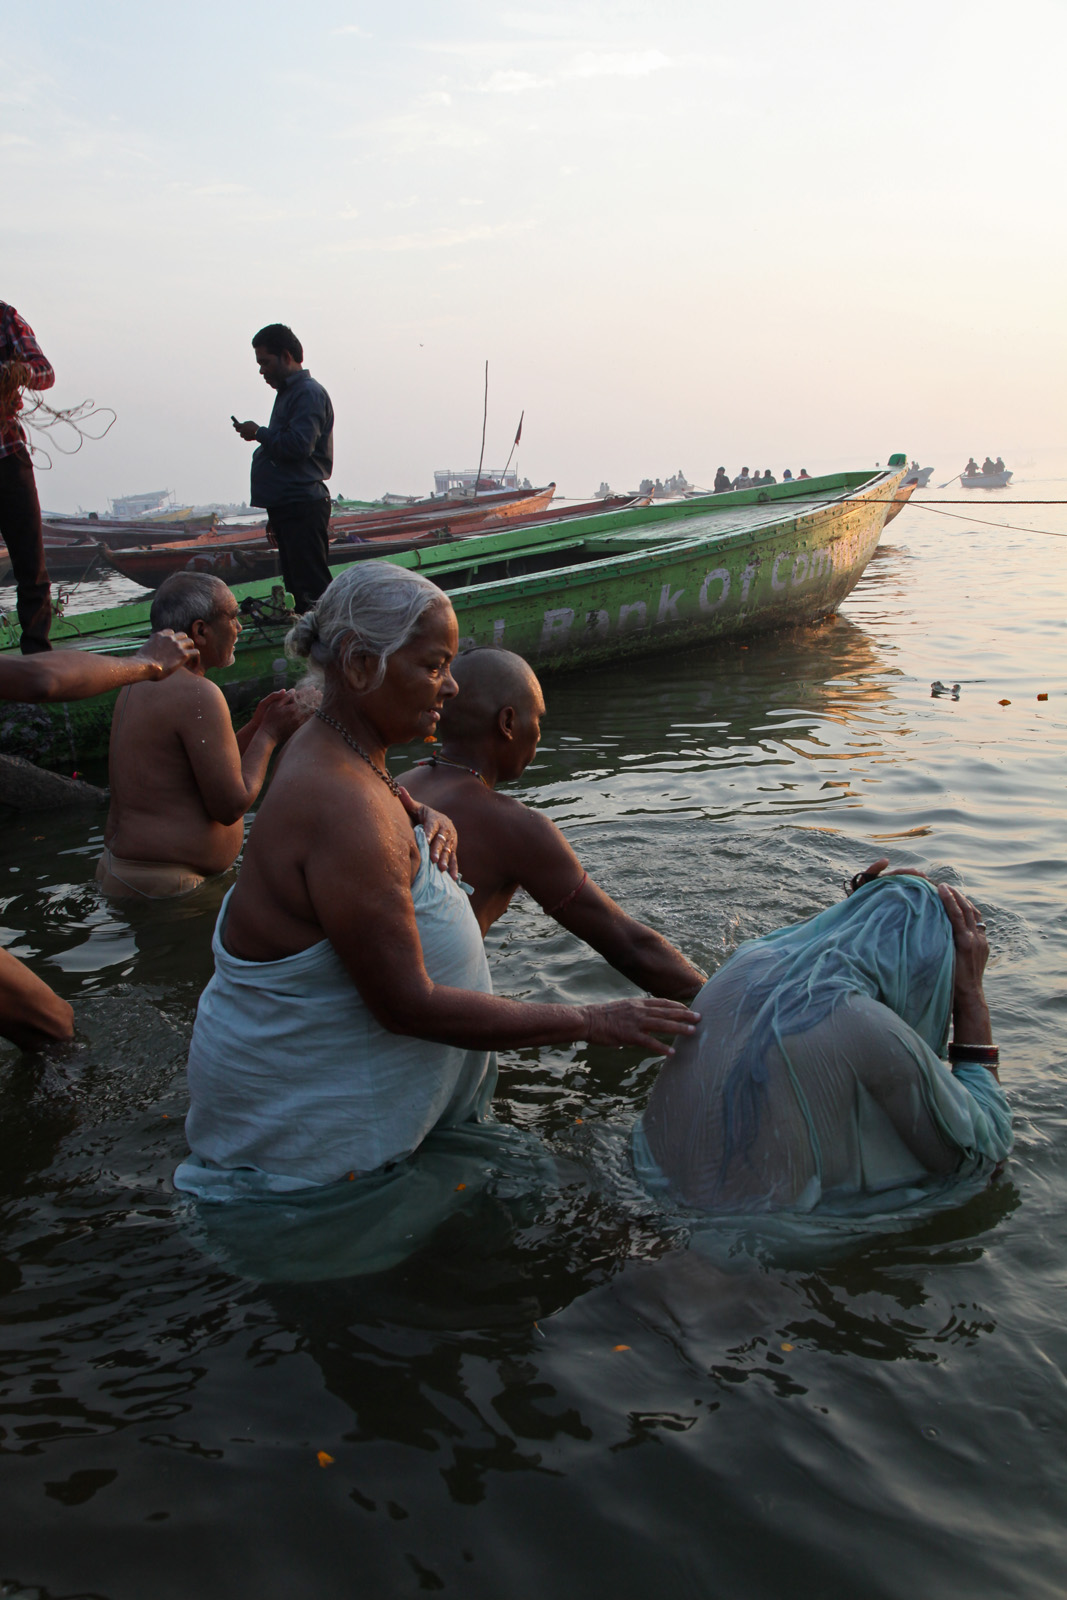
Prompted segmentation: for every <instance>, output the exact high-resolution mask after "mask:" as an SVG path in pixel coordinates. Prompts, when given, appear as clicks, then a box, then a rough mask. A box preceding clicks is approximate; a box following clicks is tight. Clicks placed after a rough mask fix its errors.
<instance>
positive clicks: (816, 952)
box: [634, 861, 1012, 1215]
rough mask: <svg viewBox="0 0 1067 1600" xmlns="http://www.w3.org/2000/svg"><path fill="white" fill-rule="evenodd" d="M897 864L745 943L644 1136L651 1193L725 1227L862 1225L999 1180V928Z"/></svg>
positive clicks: (686, 1044)
mask: <svg viewBox="0 0 1067 1600" xmlns="http://www.w3.org/2000/svg"><path fill="white" fill-rule="evenodd" d="M885 865H887V863H886V862H884V861H883V862H880V863H877V864H876V865H875V867H872V868H868V870H867V872H865V873H860V874H857V878H856V879H855V880H853V881H854V883H858V884H860V885H862V886H861V887H859V890H858V892H857V893H855V894H853V895H852V896H851V897H850V898H848V899H846V900H844V901H843V902H841V903H839V904H838V905H836V906H832V907H831V908H830V909H829V910H828V911H823V912H820V913H819V915H818V916H816V917H812V918H811V919H810V920H809V921H807V922H802V923H799V924H798V925H797V926H795V927H791V928H780V929H778V930H777V931H776V932H774V933H770V934H766V935H764V937H763V938H760V939H754V940H752V941H750V942H749V943H747V944H743V945H742V946H741V947H740V949H739V950H737V951H736V952H735V954H734V955H733V956H731V957H730V959H729V960H728V961H727V962H726V963H725V965H724V966H722V967H721V968H720V969H719V971H718V972H717V973H716V974H715V976H714V977H713V978H711V979H710V981H709V982H708V983H706V984H705V986H704V988H703V989H702V990H701V991H700V994H699V995H698V996H697V998H696V999H695V1000H694V1001H693V1005H694V1007H695V1009H696V1010H697V1011H699V1013H700V1016H701V1018H702V1026H701V1028H700V1030H699V1032H698V1033H696V1034H694V1036H693V1037H692V1038H691V1039H687V1040H684V1041H683V1042H682V1043H681V1044H680V1045H679V1046H678V1049H677V1051H676V1054H675V1056H674V1058H673V1059H672V1060H671V1061H670V1062H669V1063H668V1064H666V1065H665V1066H664V1067H663V1069H662V1070H661V1072H660V1075H659V1077H658V1078H657V1080H656V1083H655V1086H654V1087H653V1090H652V1096H651V1099H650V1100H649V1104H648V1108H647V1110H646V1111H645V1113H644V1116H643V1118H642V1121H641V1123H640V1124H639V1125H638V1128H637V1130H636V1132H635V1137H634V1159H635V1165H636V1168H637V1171H638V1174H639V1175H640V1176H641V1177H642V1179H643V1181H644V1182H645V1183H646V1184H647V1185H648V1186H649V1187H650V1188H652V1189H653V1190H656V1189H658V1190H661V1191H665V1192H667V1193H669V1194H671V1195H672V1196H673V1197H675V1198H676V1199H679V1200H681V1201H683V1202H684V1203H685V1204H686V1205H688V1206H693V1207H698V1208H700V1209H702V1210H707V1211H714V1212H733V1213H745V1212H749V1213H751V1212H766V1211H792V1212H805V1213H810V1212H817V1213H820V1212H821V1213H831V1214H834V1213H836V1214H838V1215H841V1214H844V1215H863V1214H870V1213H873V1212H898V1211H900V1210H902V1209H905V1208H919V1207H921V1206H924V1205H925V1206H930V1205H936V1204H944V1203H945V1200H946V1198H949V1197H951V1196H952V1195H954V1194H955V1195H957V1196H959V1197H961V1198H962V1197H963V1196H964V1195H965V1194H966V1193H967V1192H973V1190H974V1188H975V1187H980V1186H981V1185H983V1184H984V1183H987V1182H988V1181H989V1179H990V1177H991V1176H992V1175H993V1173H994V1171H995V1169H996V1167H997V1164H998V1163H999V1162H1001V1161H1003V1160H1004V1158H1005V1156H1006V1155H1007V1154H1008V1152H1009V1151H1010V1149H1011V1145H1012V1132H1011V1113H1010V1110H1009V1108H1008V1104H1007V1100H1006V1099H1005V1096H1004V1091H1003V1090H1002V1089H1001V1087H1000V1084H999V1082H998V1080H997V1050H996V1047H995V1045H994V1044H993V1034H992V1030H991V1027H990V1021H989V1011H988V1008H987V1006H986V1003H985V997H984V994H983V992H982V974H983V971H984V968H985V964H986V960H987V958H988V955H989V946H988V944H987V942H986V934H985V923H984V922H983V920H982V918H981V917H980V916H979V914H978V912H977V911H976V909H975V907H974V906H973V905H972V904H971V903H970V901H969V900H967V899H966V898H965V897H964V895H962V894H961V893H960V892H959V891H958V890H956V889H952V888H950V887H949V886H948V885H947V884H941V885H939V886H935V885H934V884H932V883H931V882H929V880H928V879H926V878H923V877H920V876H913V875H889V876H887V877H884V878H883V877H878V876H876V874H877V872H878V871H879V870H880V868H881V867H883V866H885ZM872 875H873V876H872ZM950 1020H951V1022H952V1024H953V1035H954V1038H953V1043H952V1044H951V1045H949V1047H948V1064H946V1062H945V1061H944V1060H942V1059H941V1057H942V1055H943V1053H944V1050H945V1041H946V1039H947V1037H948V1030H949V1022H950ZM964 1184H966V1188H963V1187H961V1186H962V1185H964Z"/></svg>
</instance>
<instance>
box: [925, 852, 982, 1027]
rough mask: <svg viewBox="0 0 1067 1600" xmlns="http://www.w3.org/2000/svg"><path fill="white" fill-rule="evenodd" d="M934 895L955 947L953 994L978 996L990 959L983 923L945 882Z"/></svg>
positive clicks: (965, 900)
mask: <svg viewBox="0 0 1067 1600" xmlns="http://www.w3.org/2000/svg"><path fill="white" fill-rule="evenodd" d="M937 892H938V894H939V895H940V896H941V904H942V905H943V906H944V908H945V910H946V911H947V913H948V920H949V921H950V922H951V924H952V942H953V944H954V945H955V946H956V980H955V985H954V994H955V995H957V996H958V995H961V994H974V993H977V994H981V993H982V974H983V972H984V971H985V964H986V962H987V961H988V960H989V941H988V939H987V938H986V935H985V923H984V922H983V921H982V918H981V917H980V916H979V914H978V908H977V906H973V905H972V904H971V902H970V901H969V900H968V899H967V896H966V895H965V894H961V893H960V891H959V890H958V889H953V888H951V887H950V886H949V885H948V884H947V883H939V884H938V886H937ZM968 1042H969V1043H970V1044H980V1043H981V1040H979V1039H971V1040H969V1041H968Z"/></svg>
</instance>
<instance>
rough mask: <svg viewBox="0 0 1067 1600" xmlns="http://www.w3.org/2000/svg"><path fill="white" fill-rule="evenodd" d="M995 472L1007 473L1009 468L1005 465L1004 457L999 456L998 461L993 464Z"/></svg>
mask: <svg viewBox="0 0 1067 1600" xmlns="http://www.w3.org/2000/svg"><path fill="white" fill-rule="evenodd" d="M993 471H994V472H1006V471H1007V468H1006V467H1005V465H1004V457H1003V456H998V457H997V459H996V460H995V461H994V463H993Z"/></svg>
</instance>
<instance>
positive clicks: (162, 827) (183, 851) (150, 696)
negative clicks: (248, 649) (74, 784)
mask: <svg viewBox="0 0 1067 1600" xmlns="http://www.w3.org/2000/svg"><path fill="white" fill-rule="evenodd" d="M149 615H150V619H151V623H152V627H153V628H155V629H162V628H173V629H175V630H176V631H178V630H180V631H181V632H183V633H187V634H188V635H189V637H190V639H191V640H192V642H193V644H194V645H195V646H196V650H197V656H196V658H195V660H190V661H187V662H186V664H185V670H184V671H182V672H177V673H175V674H174V675H173V676H172V677H171V678H169V679H168V680H167V682H166V683H165V684H164V685H163V686H162V687H161V688H158V689H155V688H153V689H151V691H150V690H149V689H148V688H147V687H145V686H142V685H135V686H134V687H133V688H128V689H123V691H122V693H121V694H120V695H119V698H118V701H117V703H116V706H115V713H114V717H113V719H112V724H111V749H110V756H109V760H110V775H111V808H110V810H109V812H108V818H107V824H106V826H105V828H104V852H103V854H102V856H101V857H100V860H99V862H98V864H97V869H96V879H97V882H98V883H99V885H100V887H101V888H102V889H103V891H104V893H105V894H107V895H111V896H113V897H115V898H121V897H128V896H133V897H139V898H141V899H144V900H163V899H169V898H171V897H173V896H175V895H182V894H188V893H190V892H191V891H192V890H193V889H196V888H198V887H199V886H200V884H202V883H203V882H204V880H205V878H209V877H212V876H214V875H215V874H216V873H220V872H225V871H226V870H227V868H228V867H231V866H232V865H233V863H234V861H236V859H237V856H238V853H239V852H240V849H241V845H242V843H243V842H244V815H245V812H246V811H247V810H248V809H249V807H250V806H252V805H253V804H254V803H255V801H256V798H257V796H258V794H259V791H260V789H261V788H262V786H263V780H264V778H265V777H266V775H267V768H268V766H269V764H270V759H271V756H272V755H273V754H274V752H275V750H277V749H278V748H279V746H281V745H283V744H284V743H285V741H286V740H287V739H288V738H289V736H290V734H292V733H294V732H295V731H296V729H297V728H298V727H299V726H300V724H301V722H303V721H304V719H305V718H306V717H307V716H308V715H309V710H308V709H307V708H304V707H302V705H301V704H300V702H298V700H297V698H296V696H295V695H294V694H293V692H292V691H291V690H279V691H277V692H275V693H274V694H269V695H267V696H266V698H265V699H263V700H261V701H260V702H259V704H258V705H257V706H256V709H255V711H254V712H253V713H252V717H251V719H250V721H249V722H247V723H246V725H245V726H244V727H243V728H242V729H241V731H240V733H238V734H236V735H235V734H234V731H233V726H232V724H231V722H230V709H229V706H228V705H227V704H226V697H225V696H224V694H223V692H222V690H221V689H220V688H219V687H218V685H217V684H215V683H212V682H211V680H210V679H209V678H207V677H205V672H206V671H207V669H208V668H210V667H228V666H231V665H232V663H233V659H234V647H235V645H236V643H237V636H238V634H239V633H240V632H241V623H240V619H239V616H238V609H237V599H236V597H235V595H234V594H233V592H232V590H230V589H228V588H227V586H226V585H225V584H224V583H223V581H222V579H221V578H215V577H212V576H210V574H208V573H199V572H195V573H194V572H179V573H175V575H174V576H173V577H171V578H168V579H167V580H166V582H165V583H163V584H162V585H161V586H160V588H159V590H158V592H157V594H156V597H155V599H154V600H153V602H152V610H151V612H150V614H149Z"/></svg>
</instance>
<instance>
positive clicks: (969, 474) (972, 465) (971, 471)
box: [963, 456, 988, 478]
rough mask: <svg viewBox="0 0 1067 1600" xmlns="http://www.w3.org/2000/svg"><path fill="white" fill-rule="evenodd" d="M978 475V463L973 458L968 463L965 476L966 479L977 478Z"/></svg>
mask: <svg viewBox="0 0 1067 1600" xmlns="http://www.w3.org/2000/svg"><path fill="white" fill-rule="evenodd" d="M987 459H988V458H987ZM977 474H978V463H977V461H976V460H975V459H974V457H973V456H971V458H970V460H969V461H968V462H967V465H966V466H965V467H964V469H963V476H964V477H965V478H974V477H976V476H977Z"/></svg>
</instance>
